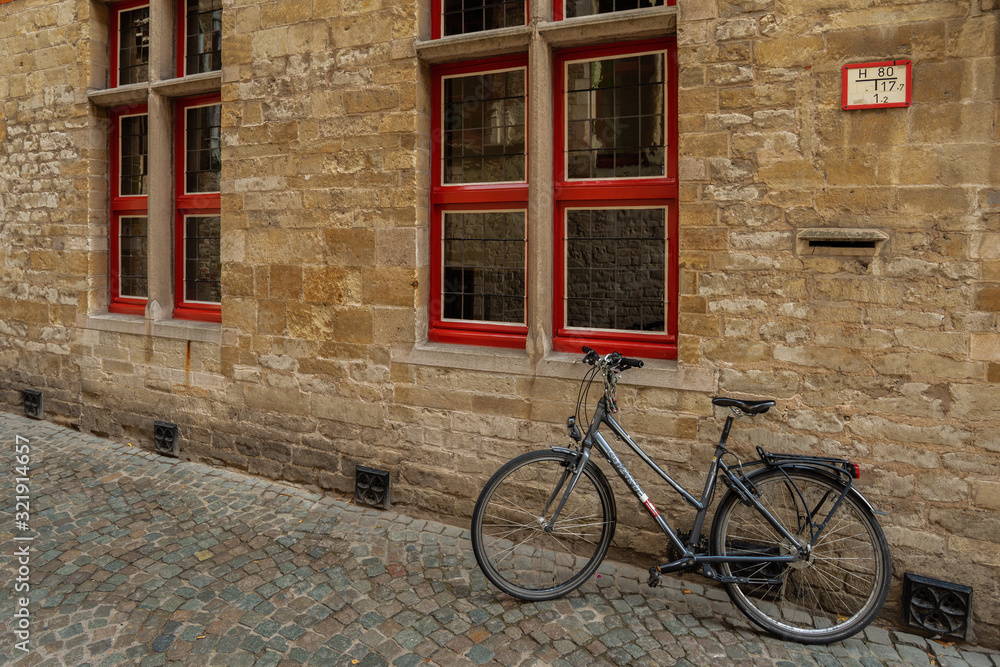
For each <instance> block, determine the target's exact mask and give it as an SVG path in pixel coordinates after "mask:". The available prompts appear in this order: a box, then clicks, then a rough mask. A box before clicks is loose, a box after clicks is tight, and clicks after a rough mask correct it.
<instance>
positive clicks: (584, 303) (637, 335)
mask: <svg viewBox="0 0 1000 667" xmlns="http://www.w3.org/2000/svg"><path fill="white" fill-rule="evenodd" d="M674 53H675V51H674V50H673V42H672V41H655V42H639V43H632V44H626V45H616V46H610V47H601V48H586V49H570V50H566V51H563V52H560V53H557V54H556V59H555V62H556V76H555V80H556V91H557V95H556V105H555V108H556V119H557V124H556V132H555V137H554V139H555V160H556V163H555V165H554V178H555V181H556V183H555V186H556V187H555V192H556V203H555V218H556V219H555V230H554V238H555V244H554V246H555V257H554V262H553V264H554V268H555V272H554V273H555V276H554V280H555V300H554V304H553V316H554V333H555V336H554V340H553V346H554V347H555V349H557V350H565V351H574V352H575V351H578V350H579V349H580V346H581V345H591V346H594V345H599V346H600V343H602V342H604V343H611V342H613V343H614V344H615V346H616V348H617V349H618V350H619V351H621V352H624V353H629V352H631V353H633V354H637V355H642V356H664V353H669V350H670V349H671V347H673V346H676V320H677V315H676V312H677V309H676V299H671V298H670V294H671V293H676V291H677V287H676V280H677V277H676V276H677V177H676V174H677V171H676V158H675V156H676V149H675V148H674V147H675V146H676V143H677V138H676V132H677V131H676V123H675V122H674V121H673V120H672V119H673V118H676V112H675V111H674V110H675V108H676V96H675V94H674V93H673V92H672V91H674V90H676V88H675V87H674V86H672V85H670V81H669V80H668V74H669V72H673V71H675V68H674ZM600 347H601V348H602V349H603V348H606V347H607V345H603V346H600ZM674 349H675V347H674Z"/></svg>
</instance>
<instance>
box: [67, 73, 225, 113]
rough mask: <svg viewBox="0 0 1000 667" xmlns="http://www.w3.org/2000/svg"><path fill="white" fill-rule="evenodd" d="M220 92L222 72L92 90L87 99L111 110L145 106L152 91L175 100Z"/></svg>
mask: <svg viewBox="0 0 1000 667" xmlns="http://www.w3.org/2000/svg"><path fill="white" fill-rule="evenodd" d="M220 90H222V72H205V73H204V74H192V75H190V76H182V77H178V78H176V79H167V80H165V81H156V82H153V83H149V82H144V83H133V84H129V85H127V86H118V87H117V88H107V89H104V90H91V91H88V92H87V99H89V100H90V101H91V102H93V103H94V104H95V105H96V106H99V107H105V108H111V107H121V106H126V105H130V104H144V103H146V101H147V100H148V98H149V93H150V91H152V92H154V93H157V94H158V95H163V96H164V97H169V98H175V97H192V96H194V95H203V94H207V93H217V92H219V91H220Z"/></svg>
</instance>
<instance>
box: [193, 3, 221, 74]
mask: <svg viewBox="0 0 1000 667" xmlns="http://www.w3.org/2000/svg"><path fill="white" fill-rule="evenodd" d="M186 35H187V48H186V50H185V58H184V63H185V65H184V73H185V74H200V73H202V72H214V71H217V70H221V69H222V0H187V32H186Z"/></svg>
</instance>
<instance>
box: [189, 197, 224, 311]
mask: <svg viewBox="0 0 1000 667" xmlns="http://www.w3.org/2000/svg"><path fill="white" fill-rule="evenodd" d="M220 228H221V219H220V217H219V216H217V215H189V216H186V217H185V218H184V300H185V301H199V302H202V303H220V302H221V301H222V282H221V280H222V263H221V261H220V256H221V255H220V243H221V241H220V239H221V232H220Z"/></svg>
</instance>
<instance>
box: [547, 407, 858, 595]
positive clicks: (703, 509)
mask: <svg viewBox="0 0 1000 667" xmlns="http://www.w3.org/2000/svg"><path fill="white" fill-rule="evenodd" d="M733 421H734V417H733V416H729V417H727V419H726V424H725V427H724V428H723V430H722V436H721V437H720V439H719V444H718V445H716V448H715V453H714V456H713V457H712V464H711V466H710V467H709V471H708V476H707V478H706V480H705V486H704V489H703V490H702V494H701V499H698V498H695V497H694V496H693V495H692V494H691V493H690V492H689V491H687V489H685V488H684V487H683V486H681V484H680V483H678V482H677V481H676V480H674V479H673V478H672V477H671V476H670V475H669V474H668V473H667V472H666V471H664V470H663V469H662V468H660V466H659V465H657V463H656V462H655V461H653V459H652V458H650V456H649V455H648V454H646V452H645V451H643V449H642V448H641V447H640V446H639V445H637V444H636V443H635V442H634V441H633V440H632V438H631V437H630V436H629V434H628V432H627V431H626V430H625V429H624V428H623V427H622V426H621V425H620V424H619V423H618V422H617V421H615V419H614V418H613V417H612V416H611V415H610V414H609V413H608V410H607V400H606V398H605V397H601V398H600V399H599V400H598V402H597V408H596V409H595V411H594V416H593V419H592V420H591V424H590V428H589V429H588V431H587V434H586V435H585V436H584V438H583V441H582V450H575V449H571V450H567V451H571V452H573V453H575V454H577V455H578V456H579V458H578V460H577V465H576V469H575V470H574V471H567V475H564V477H563V480H562V481H561V482H560V484H559V486H557V487H556V489H555V490H554V491H553V494H552V496H551V498H550V500H549V505H551V503H552V502H553V501H554V500H555V499H556V496H557V495H558V494H559V491H560V489H561V487H562V485H563V484H565V482H566V478H567V477H569V476H570V475H572V479H571V480H570V483H569V486H567V487H566V489H565V491H564V492H563V495H562V499H561V500H560V502H559V505H558V507H556V510H555V512H554V513H553V515H552V518H551V519H550V520H549V522H548V525H547V526H546V530H551V527H552V526H553V525H554V524H555V522H556V520H557V518H558V516H559V513H560V512H561V511H562V508H563V506H564V505H565V503H566V500H567V499H568V498H569V495H570V493H572V492H573V489H574V488H575V487H576V483H577V481H578V480H579V478H580V475H581V473H582V472H583V468H584V466H585V465H586V462H587V460H588V459H589V458H590V451H591V449H592V448H593V447H595V446H596V447H597V450H598V451H599V452H600V453H601V455H602V456H604V458H605V459H607V461H608V463H610V464H611V466H612V467H613V468H614V470H615V472H616V473H618V476H619V477H620V478H621V479H622V481H623V482H625V484H626V485H627V486H628V487H629V489H630V490H631V491H632V493H633V494H634V495H635V497H636V498H637V499H638V500H639V502H640V503H642V505H643V506H644V507H645V508H646V510H647V511H648V512H649V514H650V515H651V516H652V517H653V519H654V521H656V524H657V525H658V526H659V527H660V530H662V531H663V533H664V534H665V535H666V537H667V539H669V540H670V543H671V544H672V545H673V546H674V548H675V549H676V550H677V552H678V553H679V554H681V557H680V558H679V559H677V560H675V561H672V562H670V563H666V564H664V565H660V566H654V567H653V568H651V569H650V573H651V577H650V578H651V583H652V581H653V579H654V578H656V577H658V575H659V573H667V572H676V571H679V570H687V569H692V568H694V567H697V566H702V567H703V574H704V575H705V576H707V577H709V578H711V579H716V580H718V581H722V582H724V583H725V582H727V581H733V582H740V583H746V582H747V581H748V580H747V578H745V577H724V576H722V575H720V574H718V573H716V572H715V570H714V569H713V568H712V567H711V566H712V565H714V564H719V563H740V562H746V563H793V562H796V561H798V560H800V559H803V558H807V557H808V556H809V552H810V550H811V548H812V546H813V545H814V544H815V543H816V541H817V540H818V538H819V536H820V534H821V533H822V532H823V529H824V528H825V527H826V525H827V523H829V519H830V517H832V516H833V514H834V513H835V512H836V511H837V509H838V508H839V507H840V504H841V502H843V500H844V498H845V497H846V496H847V494H848V493H849V492H850V491H851V489H852V488H853V487H852V486H851V484H850V481H848V482H847V483H846V484H845V488H844V490H843V491H842V492H841V495H840V497H839V498H838V499H837V500H836V502H835V504H834V506H833V509H832V510H831V511H830V513H829V514H828V516H827V518H826V520H825V521H824V522H823V523H822V524H820V525H819V527H818V529H817V527H816V525H815V524H814V523H813V522H812V520H811V518H812V513H811V512H810V517H809V518H810V521H809V524H810V530H811V537H812V539H811V540H810V541H809V542H807V543H806V542H803V541H801V539H800V538H797V537H796V536H795V535H793V534H792V533H790V532H789V531H788V529H787V528H785V526H784V524H782V523H781V522H780V521H778V520H777V519H776V518H775V517H774V516H773V515H772V514H771V513H770V512H769V511H768V510H767V508H766V507H764V506H763V505H762V504H761V503H760V502H759V501H758V500H757V498H756V497H755V494H754V492H753V491H751V489H748V488H747V486H746V485H745V484H744V483H743V481H742V480H741V478H740V476H737V475H736V474H734V473H733V472H732V470H731V469H730V468H729V466H727V465H726V463H725V462H724V461H723V460H722V457H723V455H724V454H725V453H726V443H727V442H728V439H729V431H730V429H731V427H732V424H733ZM602 424H603V425H606V426H607V427H608V428H609V429H610V430H611V432H612V433H614V435H615V437H617V438H618V439H619V440H621V441H622V442H624V443H625V444H626V445H628V446H629V448H631V449H632V451H633V452H635V454H636V455H637V456H638V457H639V458H640V459H641V460H642V461H643V462H644V463H645V464H646V465H647V466H649V467H650V468H652V469H653V470H654V471H655V472H656V474H657V475H658V476H659V477H660V478H661V479H663V481H665V482H666V483H667V484H669V485H670V486H671V488H673V489H674V490H675V491H676V492H677V493H678V494H679V495H680V496H681V498H683V499H684V501H685V502H686V503H687V504H688V505H690V506H691V507H693V508H694V509H695V510H696V515H695V520H694V524H693V525H692V528H691V532H690V535H689V537H688V540H687V543H685V541H684V540H682V539H681V538H680V536H679V535H678V533H677V532H676V531H675V530H674V529H673V528H671V527H670V525H669V524H668V523H667V521H666V520H665V519H664V518H663V516H661V515H660V513H659V511H658V510H657V509H656V506H655V505H653V503H652V502H651V501H650V500H649V497H648V496H647V495H646V493H645V492H644V491H643V490H642V487H641V486H640V485H639V483H638V482H637V481H636V480H635V478H634V477H633V476H632V474H631V472H629V470H628V467H627V466H626V465H625V464H624V463H623V462H622V460H621V459H620V458H619V457H618V455H617V454H616V453H615V451H614V449H613V448H612V447H611V445H610V444H609V443H608V441H607V440H606V439H605V438H604V436H603V435H602V434H601V432H600V427H601V425H602ZM560 449H561V448H560ZM759 451H760V453H761V455H762V458H761V459H760V460H758V461H753V462H751V463H748V464H746V465H747V466H759V465H768V466H772V467H784V466H788V467H810V468H814V469H816V468H823V467H830V468H833V466H832V465H828V464H825V463H823V462H822V460H820V459H816V460H811V459H810V458H809V457H795V456H787V455H767V454H765V453H764V452H763V450H759ZM769 456H779V457H784V458H781V461H783V463H774V462H772V461H771V459H769V458H768V457H769ZM831 460H832V459H831ZM720 472H721V473H722V475H723V477H724V479H725V480H726V481H727V483H728V485H729V486H730V488H732V489H734V490H735V492H736V493H737V494H738V495H739V496H740V499H741V500H743V501H744V502H745V503H747V504H749V505H752V506H753V507H754V508H755V509H756V510H757V511H758V512H759V513H760V514H761V516H763V517H764V518H765V520H766V521H767V522H768V523H769V524H770V525H771V526H773V527H774V529H775V530H776V531H777V532H778V533H779V534H780V535H781V536H782V537H783V538H785V539H786V540H787V543H788V544H789V545H791V547H792V548H791V549H790V550H789V551H791V553H789V554H785V555H775V556H765V555H748V556H735V555H730V556H715V555H710V554H707V553H696V552H694V551H693V550H692V546H693V545H697V544H698V543H699V542H700V540H701V533H702V528H703V527H704V523H705V518H706V516H707V514H708V509H709V506H710V505H711V501H712V497H713V495H714V493H715V488H716V484H717V483H718V478H719V473H720ZM744 479H746V478H745V477H744ZM751 486H752V484H751ZM654 571H655V573H654ZM762 581H764V582H765V583H773V584H780V583H781V582H780V581H778V580H775V581H771V580H766V579H765V580H762Z"/></svg>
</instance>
